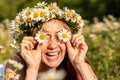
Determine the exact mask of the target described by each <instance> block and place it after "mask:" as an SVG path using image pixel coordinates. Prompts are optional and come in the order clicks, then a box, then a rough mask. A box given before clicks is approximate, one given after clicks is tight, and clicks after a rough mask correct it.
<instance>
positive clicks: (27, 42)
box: [22, 40, 34, 49]
mask: <svg viewBox="0 0 120 80" xmlns="http://www.w3.org/2000/svg"><path fill="white" fill-rule="evenodd" d="M22 43H23V44H28V45H29V49H32V48H34V43H32V42H31V41H29V40H23V41H22Z"/></svg>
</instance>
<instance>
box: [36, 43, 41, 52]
mask: <svg viewBox="0 0 120 80" xmlns="http://www.w3.org/2000/svg"><path fill="white" fill-rule="evenodd" d="M36 50H37V51H38V52H41V50H42V44H39V43H38V44H37V47H36Z"/></svg>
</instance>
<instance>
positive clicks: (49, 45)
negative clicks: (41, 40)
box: [48, 37, 58, 50]
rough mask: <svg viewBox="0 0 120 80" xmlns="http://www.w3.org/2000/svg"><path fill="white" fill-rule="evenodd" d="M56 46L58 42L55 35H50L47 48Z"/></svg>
mask: <svg viewBox="0 0 120 80" xmlns="http://www.w3.org/2000/svg"><path fill="white" fill-rule="evenodd" d="M57 46H58V42H57V40H56V38H55V37H51V38H50V41H49V43H48V49H52V50H53V49H55V48H57Z"/></svg>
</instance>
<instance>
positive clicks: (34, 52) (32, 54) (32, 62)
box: [20, 37, 42, 70]
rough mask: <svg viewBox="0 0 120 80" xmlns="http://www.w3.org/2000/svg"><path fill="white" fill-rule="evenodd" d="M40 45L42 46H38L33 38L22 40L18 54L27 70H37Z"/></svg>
mask: <svg viewBox="0 0 120 80" xmlns="http://www.w3.org/2000/svg"><path fill="white" fill-rule="evenodd" d="M41 45H42V44H38V43H37V42H36V41H35V40H34V38H33V37H24V38H23V40H22V42H21V52H20V54H21V56H22V58H23V59H24V60H25V62H26V63H27V69H28V68H29V69H37V70H38V69H39V66H40V63H41V48H40V47H41ZM35 46H36V48H35Z"/></svg>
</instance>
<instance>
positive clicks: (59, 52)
mask: <svg viewBox="0 0 120 80" xmlns="http://www.w3.org/2000/svg"><path fill="white" fill-rule="evenodd" d="M63 28H65V26H63V23H62V22H60V21H59V20H54V19H53V20H51V21H49V22H46V23H45V24H43V26H42V29H43V30H44V31H46V32H47V35H48V36H49V39H48V40H47V41H46V42H45V43H43V44H42V54H41V58H42V63H43V64H45V65H47V66H48V67H51V68H56V67H58V66H59V65H60V63H61V62H62V61H63V59H64V57H65V54H66V46H65V43H64V42H61V41H59V40H58V36H57V32H58V31H60V30H61V29H63ZM67 28H68V27H67Z"/></svg>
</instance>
